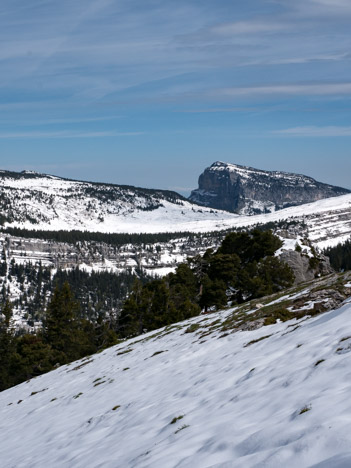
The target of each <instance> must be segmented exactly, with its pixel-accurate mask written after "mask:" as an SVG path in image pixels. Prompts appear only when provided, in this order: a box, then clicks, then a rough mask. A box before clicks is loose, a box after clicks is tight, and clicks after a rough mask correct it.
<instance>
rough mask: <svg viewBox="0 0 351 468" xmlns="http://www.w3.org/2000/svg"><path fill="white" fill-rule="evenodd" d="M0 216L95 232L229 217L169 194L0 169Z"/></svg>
mask: <svg viewBox="0 0 351 468" xmlns="http://www.w3.org/2000/svg"><path fill="white" fill-rule="evenodd" d="M0 215H1V219H2V222H3V223H4V224H5V225H9V226H20V227H25V228H28V229H33V228H34V229H48V230H58V229H66V230H70V229H79V230H82V231H83V230H89V231H100V232H146V231H148V232H150V231H151V232H157V231H158V230H159V229H160V226H162V227H163V229H162V230H172V226H177V229H178V230H183V229H184V224H186V223H189V222H207V221H208V220H212V221H213V220H215V219H218V218H220V219H227V218H231V217H232V216H231V215H229V214H228V213H224V212H215V211H214V210H211V209H209V208H202V207H199V206H197V205H194V204H192V203H190V202H188V201H187V200H186V199H184V198H183V197H181V196H180V195H178V194H177V193H175V192H170V191H165V190H151V189H141V188H137V187H128V186H119V185H110V184H98V183H89V182H79V181H73V180H67V179H62V178H59V177H54V176H48V175H43V174H36V173H34V174H33V173H27V172H25V173H12V172H5V171H3V172H2V173H0ZM182 224H183V225H182ZM178 225H181V227H180V228H179V227H178Z"/></svg>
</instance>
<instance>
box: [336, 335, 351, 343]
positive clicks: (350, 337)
mask: <svg viewBox="0 0 351 468" xmlns="http://www.w3.org/2000/svg"><path fill="white" fill-rule="evenodd" d="M349 339H351V336H345V337H344V338H341V340H340V341H339V343H342V342H343V341H347V340H349Z"/></svg>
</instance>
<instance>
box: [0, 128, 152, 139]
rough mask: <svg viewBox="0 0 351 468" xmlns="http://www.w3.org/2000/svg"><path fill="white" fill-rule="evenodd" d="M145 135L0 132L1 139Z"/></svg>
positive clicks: (110, 132) (134, 134)
mask: <svg viewBox="0 0 351 468" xmlns="http://www.w3.org/2000/svg"><path fill="white" fill-rule="evenodd" d="M139 135H145V132H114V131H102V132H79V131H77V132H74V131H68V130H67V131H58V132H41V131H33V132H13V133H0V139H3V140H5V139H6V140H9V139H37V138H39V139H46V138H50V139H56V138H57V139H62V138H109V137H124V136H126V137H133V136H139Z"/></svg>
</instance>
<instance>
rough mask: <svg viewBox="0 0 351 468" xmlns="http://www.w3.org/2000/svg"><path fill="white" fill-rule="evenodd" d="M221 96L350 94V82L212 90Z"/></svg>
mask: <svg viewBox="0 0 351 468" xmlns="http://www.w3.org/2000/svg"><path fill="white" fill-rule="evenodd" d="M213 94H215V95H218V96H220V95H222V96H255V95H290V96H305V95H310V96H317V95H343V94H351V83H324V84H323V83H313V84H281V85H279V84H277V85H269V86H252V87H237V88H224V89H218V90H216V91H214V92H213Z"/></svg>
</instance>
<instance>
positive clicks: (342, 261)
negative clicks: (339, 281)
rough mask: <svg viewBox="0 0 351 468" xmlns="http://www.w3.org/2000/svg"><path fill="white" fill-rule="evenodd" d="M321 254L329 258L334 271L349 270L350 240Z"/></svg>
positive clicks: (350, 263)
mask: <svg viewBox="0 0 351 468" xmlns="http://www.w3.org/2000/svg"><path fill="white" fill-rule="evenodd" d="M323 253H324V254H325V255H327V256H328V257H329V259H330V264H331V266H332V267H333V268H334V270H336V271H346V270H351V239H349V240H347V241H346V242H344V243H343V244H338V245H336V246H335V247H329V248H328V249H326V250H324V252H323Z"/></svg>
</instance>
